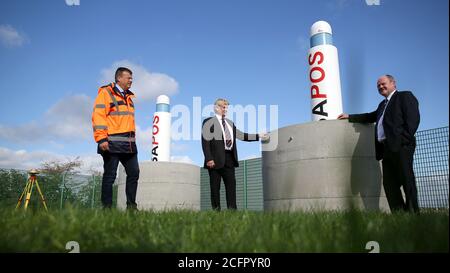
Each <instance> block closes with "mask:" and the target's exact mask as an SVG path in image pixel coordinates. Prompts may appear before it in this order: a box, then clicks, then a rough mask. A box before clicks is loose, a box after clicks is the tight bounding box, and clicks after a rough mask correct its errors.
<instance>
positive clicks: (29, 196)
mask: <svg viewBox="0 0 450 273" xmlns="http://www.w3.org/2000/svg"><path fill="white" fill-rule="evenodd" d="M34 181H35V179H34V178H33V177H30V186H29V187H28V191H27V196H26V199H25V210H26V209H27V208H28V203H29V202H30V198H31V193H33V186H34Z"/></svg>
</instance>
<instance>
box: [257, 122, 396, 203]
mask: <svg viewBox="0 0 450 273" xmlns="http://www.w3.org/2000/svg"><path fill="white" fill-rule="evenodd" d="M270 137H271V139H270V142H272V143H269V144H267V145H270V146H273V147H275V146H274V143H273V142H275V144H277V146H276V149H275V150H273V151H263V153H262V164H263V191H264V210H268V211H271V210H343V209H348V208H351V207H356V208H361V209H368V210H383V211H389V206H388V203H387V200H386V196H385V194H384V189H383V187H382V175H381V167H380V164H379V162H378V161H376V160H375V148H374V128H373V125H372V124H370V125H369V124H356V123H349V122H348V121H347V120H326V121H317V122H310V123H304V124H298V125H293V126H288V127H284V128H281V129H279V130H277V131H274V132H271V133H270ZM263 149H264V147H263Z"/></svg>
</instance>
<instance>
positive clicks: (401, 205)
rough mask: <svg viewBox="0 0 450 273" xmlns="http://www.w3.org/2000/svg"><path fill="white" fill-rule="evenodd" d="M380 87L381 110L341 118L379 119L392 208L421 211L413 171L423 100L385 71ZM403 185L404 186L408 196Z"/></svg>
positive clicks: (379, 153)
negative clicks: (416, 135) (399, 88)
mask: <svg viewBox="0 0 450 273" xmlns="http://www.w3.org/2000/svg"><path fill="white" fill-rule="evenodd" d="M377 88H378V92H379V93H380V95H382V96H383V97H385V100H383V101H382V102H381V103H380V104H379V105H378V108H377V110H375V111H374V112H371V113H365V114H356V115H347V114H345V113H344V114H341V115H339V117H338V119H349V121H350V122H361V123H373V122H375V123H376V124H375V154H376V159H377V160H383V161H382V166H383V186H384V191H385V193H386V198H387V200H388V203H389V207H390V209H391V211H398V210H405V211H409V212H417V213H418V212H419V205H418V201H417V187H416V181H415V176H414V172H413V156H414V150H415V148H416V138H415V136H414V134H415V133H416V131H417V128H418V127H419V122H420V114H419V103H418V101H417V99H416V97H414V95H413V94H412V93H411V92H410V91H397V87H396V83H395V79H394V77H393V76H391V75H384V76H382V77H380V78H379V79H378V82H377ZM400 187H403V191H404V193H405V197H406V200H404V199H403V196H402V192H401V190H400Z"/></svg>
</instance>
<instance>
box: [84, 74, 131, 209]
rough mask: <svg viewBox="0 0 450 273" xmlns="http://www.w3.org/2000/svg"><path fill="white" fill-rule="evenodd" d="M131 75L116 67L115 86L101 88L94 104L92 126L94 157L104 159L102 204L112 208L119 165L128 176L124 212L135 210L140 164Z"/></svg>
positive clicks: (112, 84)
mask: <svg viewBox="0 0 450 273" xmlns="http://www.w3.org/2000/svg"><path fill="white" fill-rule="evenodd" d="M132 74H133V73H132V72H131V70H130V69H128V68H125V67H119V68H118V69H117V70H116V74H115V83H111V84H108V85H105V86H102V87H100V89H99V90H98V95H97V98H96V99H95V103H94V110H93V113H92V126H93V129H94V139H95V142H97V143H98V147H97V153H99V154H100V155H101V156H102V157H103V169H104V172H103V179H102V197H101V198H102V204H103V207H104V208H111V206H112V195H113V194H112V192H113V190H112V189H113V187H112V186H113V183H114V180H115V179H116V173H117V167H118V165H119V161H120V162H121V163H122V165H123V166H124V167H125V172H126V173H127V179H126V187H125V193H126V197H127V209H133V210H136V209H137V204H136V191H137V184H138V179H139V164H138V158H137V148H136V134H135V132H136V127H135V122H134V104H133V101H132V98H133V97H134V94H133V93H132V92H131V91H130V90H129V88H130V87H131V84H132V82H133V78H132Z"/></svg>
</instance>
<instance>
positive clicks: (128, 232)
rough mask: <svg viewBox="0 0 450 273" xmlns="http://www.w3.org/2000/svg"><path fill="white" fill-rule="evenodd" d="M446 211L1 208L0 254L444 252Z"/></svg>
mask: <svg viewBox="0 0 450 273" xmlns="http://www.w3.org/2000/svg"><path fill="white" fill-rule="evenodd" d="M448 216H449V215H448V210H446V211H443V212H442V211H441V212H424V213H422V214H420V215H411V214H405V213H398V214H385V213H376V212H360V211H352V212H290V213H288V212H276V213H268V212H248V211H238V212H230V211H224V212H220V213H218V212H213V211H202V212H192V211H166V212H143V211H141V212H136V213H130V212H122V211H118V210H111V211H103V210H92V209H77V208H70V207H68V208H66V209H64V210H61V211H59V210H53V211H49V212H48V213H46V212H44V211H34V212H33V211H28V212H24V211H21V210H20V211H15V210H14V209H13V208H1V209H0V251H1V252H68V250H66V249H65V245H66V243H67V242H68V241H77V242H78V243H79V245H80V251H81V252H251V253H252V252H259V253H265V252H368V251H369V250H366V248H365V246H366V243H367V242H368V241H377V242H378V243H379V246H380V252H448V251H449V247H448V245H449V218H448Z"/></svg>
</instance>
